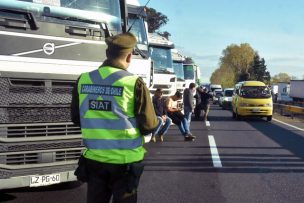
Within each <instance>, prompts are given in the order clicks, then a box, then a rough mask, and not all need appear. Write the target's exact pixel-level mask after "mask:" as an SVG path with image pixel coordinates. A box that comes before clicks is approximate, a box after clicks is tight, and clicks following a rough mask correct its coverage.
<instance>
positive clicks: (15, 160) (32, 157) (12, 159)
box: [6, 153, 39, 165]
mask: <svg viewBox="0 0 304 203" xmlns="http://www.w3.org/2000/svg"><path fill="white" fill-rule="evenodd" d="M38 161H39V156H38V153H28V154H13V155H6V164H7V165H25V164H36V163H38Z"/></svg>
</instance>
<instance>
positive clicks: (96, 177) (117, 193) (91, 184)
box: [87, 160, 139, 203]
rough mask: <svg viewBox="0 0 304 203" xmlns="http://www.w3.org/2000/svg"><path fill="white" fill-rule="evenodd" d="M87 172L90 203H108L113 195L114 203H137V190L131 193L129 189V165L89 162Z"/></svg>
mask: <svg viewBox="0 0 304 203" xmlns="http://www.w3.org/2000/svg"><path fill="white" fill-rule="evenodd" d="M87 170H88V182H87V183H88V192H87V202H88V203H95V202H96V203H97V202H98V203H108V202H110V199H111V196H112V195H113V202H114V203H129V202H130V203H135V202H137V193H136V190H135V191H134V190H133V191H130V188H128V181H129V172H128V171H129V167H128V165H126V164H125V165H122V164H105V163H100V162H96V161H93V160H87ZM138 181H139V179H138Z"/></svg>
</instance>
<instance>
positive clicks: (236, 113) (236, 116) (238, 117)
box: [235, 109, 241, 121]
mask: <svg viewBox="0 0 304 203" xmlns="http://www.w3.org/2000/svg"><path fill="white" fill-rule="evenodd" d="M235 118H236V120H238V121H239V120H241V116H240V115H239V114H238V112H237V109H236V110H235Z"/></svg>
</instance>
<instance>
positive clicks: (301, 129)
mask: <svg viewBox="0 0 304 203" xmlns="http://www.w3.org/2000/svg"><path fill="white" fill-rule="evenodd" d="M272 120H274V121H276V122H279V123H282V124H284V125H287V126H289V127H292V128H295V129H297V130H300V131H304V129H303V128H299V127H297V126H294V125H290V124H288V123H285V122H283V121H280V120H277V119H274V118H273V119H272Z"/></svg>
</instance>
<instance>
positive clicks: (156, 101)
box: [151, 88, 172, 142]
mask: <svg viewBox="0 0 304 203" xmlns="http://www.w3.org/2000/svg"><path fill="white" fill-rule="evenodd" d="M162 95H163V92H162V89H160V88H158V89H157V90H156V91H155V94H154V96H153V98H152V102H153V106H154V110H155V114H156V116H157V117H158V119H159V121H160V122H159V124H158V126H157V128H156V129H155V131H154V133H153V135H152V139H151V140H152V141H153V142H156V136H159V139H160V141H161V142H163V141H164V135H165V134H166V133H167V131H168V129H169V127H170V125H171V123H172V120H171V118H169V117H168V116H167V111H166V108H165V102H164V99H163V97H162Z"/></svg>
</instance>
